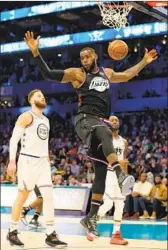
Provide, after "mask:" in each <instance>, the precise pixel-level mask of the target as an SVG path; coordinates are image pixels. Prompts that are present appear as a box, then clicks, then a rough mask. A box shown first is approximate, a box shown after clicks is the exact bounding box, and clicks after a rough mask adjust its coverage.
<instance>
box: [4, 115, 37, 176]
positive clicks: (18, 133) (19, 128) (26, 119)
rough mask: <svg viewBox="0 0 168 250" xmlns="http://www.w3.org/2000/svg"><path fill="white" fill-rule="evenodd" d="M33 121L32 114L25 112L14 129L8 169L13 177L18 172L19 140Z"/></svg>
mask: <svg viewBox="0 0 168 250" xmlns="http://www.w3.org/2000/svg"><path fill="white" fill-rule="evenodd" d="M31 122H32V116H31V115H30V114H29V113H28V112H25V113H23V114H21V115H20V116H19V118H18V120H17V122H16V124H15V127H14V129H13V133H12V136H11V138H10V142H9V165H8V170H7V171H8V174H9V175H10V176H11V177H13V176H14V174H15V172H16V153H17V147H18V142H19V141H20V139H21V137H22V135H23V133H24V130H25V128H26V127H27V126H28V125H30V124H31Z"/></svg>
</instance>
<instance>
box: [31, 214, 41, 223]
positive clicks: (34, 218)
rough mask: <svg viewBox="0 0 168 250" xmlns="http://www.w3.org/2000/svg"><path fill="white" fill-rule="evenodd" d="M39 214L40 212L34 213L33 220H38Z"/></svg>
mask: <svg viewBox="0 0 168 250" xmlns="http://www.w3.org/2000/svg"><path fill="white" fill-rule="evenodd" d="M39 216H40V214H39V213H35V214H34V216H33V218H32V220H36V221H37V220H38V218H39Z"/></svg>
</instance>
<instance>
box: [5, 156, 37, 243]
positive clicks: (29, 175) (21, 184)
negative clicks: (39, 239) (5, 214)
mask: <svg viewBox="0 0 168 250" xmlns="http://www.w3.org/2000/svg"><path fill="white" fill-rule="evenodd" d="M29 163H30V161H26V160H25V159H24V157H23V156H21V157H19V161H18V172H17V175H18V195H17V198H16V200H15V202H14V204H13V207H12V216H11V224H10V229H9V233H8V235H7V239H8V240H9V242H10V243H11V244H12V245H18V246H23V245H24V244H23V243H22V242H21V241H20V240H19V238H18V230H17V228H18V223H19V220H20V216H21V212H22V209H23V204H24V203H25V201H26V200H27V198H28V196H29V193H30V191H31V190H33V189H34V178H33V176H35V175H33V172H32V171H31V168H30V166H29ZM30 180H31V181H30Z"/></svg>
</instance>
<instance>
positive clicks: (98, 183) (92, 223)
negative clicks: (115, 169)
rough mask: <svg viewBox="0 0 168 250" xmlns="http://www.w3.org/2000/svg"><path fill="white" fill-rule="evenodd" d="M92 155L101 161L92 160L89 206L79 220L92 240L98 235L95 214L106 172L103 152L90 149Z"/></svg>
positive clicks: (101, 197) (97, 209)
mask: <svg viewBox="0 0 168 250" xmlns="http://www.w3.org/2000/svg"><path fill="white" fill-rule="evenodd" d="M92 146H93V144H92ZM92 155H93V156H94V157H97V156H98V155H99V157H100V159H102V162H100V161H94V170H95V179H94V182H93V185H92V198H91V208H90V212H89V213H88V215H87V216H86V217H85V218H83V219H82V220H81V224H82V226H83V227H85V228H86V230H87V239H88V240H93V239H94V237H98V236H99V233H98V231H97V219H98V218H97V214H98V211H99V208H100V206H101V204H102V200H103V195H104V191H105V180H106V174H107V167H106V164H105V162H104V163H103V161H104V160H105V157H104V155H103V152H102V151H101V150H100V151H97V152H96V153H95V151H93V150H92Z"/></svg>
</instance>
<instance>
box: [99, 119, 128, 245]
mask: <svg viewBox="0 0 168 250" xmlns="http://www.w3.org/2000/svg"><path fill="white" fill-rule="evenodd" d="M109 120H110V122H111V126H112V135H113V139H112V140H113V145H114V148H115V151H116V154H117V156H118V160H119V162H120V165H121V166H122V168H123V170H124V171H125V172H126V173H127V163H128V161H127V158H126V157H127V148H128V143H127V141H126V140H125V139H124V138H122V137H121V136H120V135H119V134H118V133H119V120H118V118H117V117H116V116H111V117H110V118H109ZM103 202H104V203H103V205H102V206H101V207H100V209H99V213H98V215H99V217H100V218H102V217H104V216H105V214H106V213H107V212H108V211H109V210H110V209H111V208H112V206H113V203H114V205H115V212H114V227H113V233H112V237H111V241H110V243H111V244H117V245H127V244H128V241H127V240H124V239H123V238H122V236H121V233H120V225H121V220H122V214H123V208H124V196H123V195H122V194H121V189H120V188H119V185H118V181H117V177H116V174H115V172H111V171H108V172H107V177H106V188H105V194H104V198H103Z"/></svg>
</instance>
